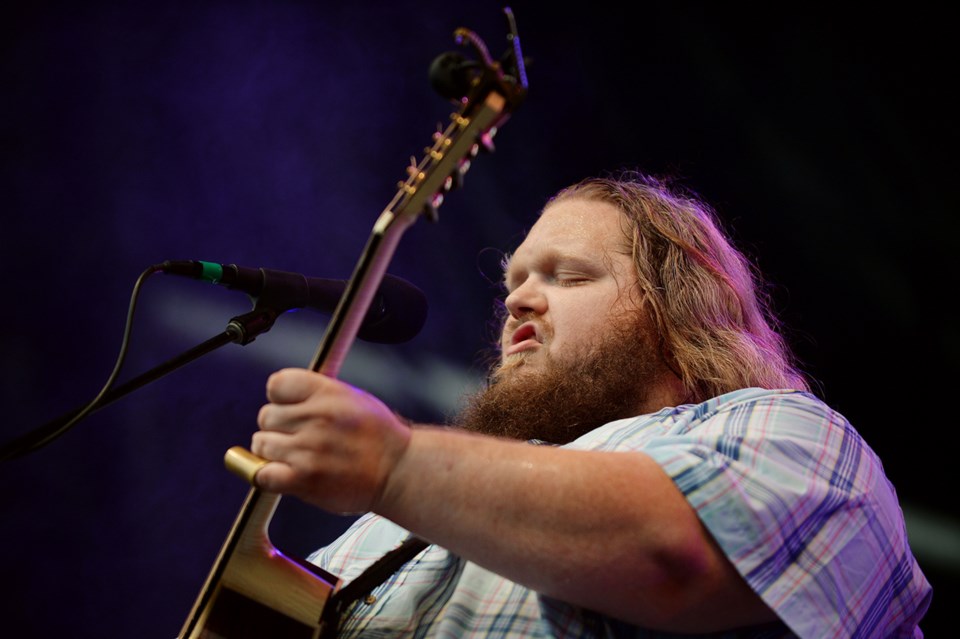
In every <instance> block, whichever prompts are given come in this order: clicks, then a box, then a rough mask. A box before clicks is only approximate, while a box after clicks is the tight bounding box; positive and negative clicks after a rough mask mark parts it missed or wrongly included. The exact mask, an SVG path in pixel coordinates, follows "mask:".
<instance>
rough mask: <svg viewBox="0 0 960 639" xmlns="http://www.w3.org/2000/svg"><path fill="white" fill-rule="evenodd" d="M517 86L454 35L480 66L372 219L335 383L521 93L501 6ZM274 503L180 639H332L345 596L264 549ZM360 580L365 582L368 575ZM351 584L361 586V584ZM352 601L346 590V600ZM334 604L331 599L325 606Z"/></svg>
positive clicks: (248, 512)
mask: <svg viewBox="0 0 960 639" xmlns="http://www.w3.org/2000/svg"><path fill="white" fill-rule="evenodd" d="M504 12H505V13H506V14H507V18H508V21H509V26H510V30H511V33H510V35H509V36H508V39H509V40H510V41H511V42H512V45H513V54H512V55H513V57H514V60H515V64H516V65H517V67H518V73H517V76H519V79H517V78H514V77H511V76H508V75H505V74H504V73H503V70H502V69H501V66H500V63H497V62H494V61H493V60H492V59H491V58H490V56H489V54H488V52H487V50H486V47H485V45H484V44H483V42H482V41H481V40H480V39H479V38H477V36H476V35H475V34H473V33H472V32H470V31H469V30H467V29H458V30H457V31H456V32H455V36H456V38H457V40H458V41H460V42H464V41H466V42H467V43H468V44H470V45H471V46H472V47H473V48H474V50H475V52H476V53H477V55H478V56H480V57H481V58H482V62H483V63H482V64H481V65H478V66H473V67H464V68H466V69H479V70H478V71H476V73H475V75H473V76H471V77H470V78H469V82H465V81H464V79H463V78H459V81H458V82H455V83H453V84H454V85H456V86H463V87H464V90H465V91H467V94H466V95H464V97H463V98H460V97H459V95H460V94H457V96H456V100H455V102H456V103H457V104H458V105H459V106H460V109H459V111H457V112H455V113H453V114H451V117H450V119H451V123H450V124H449V126H448V127H447V128H446V130H444V131H443V132H442V133H440V132H437V133H436V134H434V136H433V145H432V146H431V147H428V148H426V149H425V151H426V153H425V155H424V156H423V158H422V159H421V161H420V163H419V164H418V165H415V166H414V165H411V166H409V167H407V174H408V178H407V179H406V181H404V182H400V183H399V185H398V186H399V190H398V191H397V193H396V195H395V197H394V198H393V200H392V201H391V202H390V203H389V204H388V206H387V207H386V209H384V211H383V212H382V213H381V214H380V217H379V218H377V220H376V222H375V224H374V227H373V232H372V233H371V235H370V238H369V240H368V242H367V245H366V246H365V248H364V251H363V254H362V255H361V256H360V259H359V261H358V263H357V265H356V267H355V269H354V273H353V275H352V277H351V278H350V281H349V282H348V283H347V287H346V289H345V290H344V293H343V296H342V297H341V299H340V302H339V304H338V305H337V308H336V310H335V311H334V313H333V316H332V317H331V319H330V323H329V324H328V326H327V330H326V332H325V333H324V336H323V339H322V340H321V342H320V345H319V347H318V348H317V352H316V354H315V356H314V358H313V360H312V363H311V364H310V368H311V369H312V370H314V371H319V372H321V373H323V374H325V375H327V376H329V377H336V376H337V373H338V371H339V368H340V365H341V363H342V362H343V360H344V359H345V357H346V354H347V350H348V349H349V346H350V345H351V344H352V342H353V340H354V338H355V337H356V334H357V330H358V329H359V326H360V324H361V322H362V321H363V318H364V316H365V314H366V312H367V309H368V308H369V306H370V302H371V300H372V298H373V296H374V293H375V292H376V290H377V288H378V287H379V286H380V282H381V280H382V279H383V275H384V274H385V272H386V269H387V265H388V264H389V262H390V259H391V258H392V256H393V253H394V249H395V248H396V246H397V244H398V242H399V239H400V236H401V234H402V233H403V232H404V231H405V230H406V229H407V228H408V227H409V226H410V225H411V224H413V222H414V221H416V220H417V219H418V218H419V217H420V216H421V215H426V216H427V217H429V218H431V219H434V220H435V219H436V215H437V209H438V208H439V206H440V204H441V203H442V202H443V196H444V194H445V193H447V192H449V191H450V190H452V189H454V188H456V187H458V186H460V184H461V183H462V179H463V176H464V174H465V173H466V172H467V170H468V169H469V168H470V165H471V162H472V161H473V160H474V159H475V158H476V157H477V155H478V153H479V152H480V150H481V149H484V150H487V151H492V150H493V143H492V140H493V136H494V135H496V133H497V130H498V127H499V126H501V125H502V124H503V122H505V121H506V120H507V118H508V116H509V113H510V112H511V110H512V108H514V107H516V106H517V105H518V104H519V103H520V102H521V101H522V99H523V97H524V96H525V94H526V76H525V73H524V71H523V56H522V54H521V53H520V50H519V39H518V37H517V35H516V26H515V25H514V24H513V16H512V13H511V12H510V10H509V9H505V10H504ZM263 463H266V460H261V459H259V458H257V457H256V456H255V455H252V454H251V453H249V452H248V451H245V450H243V449H242V448H240V447H234V448H233V449H231V450H230V451H228V453H227V456H226V464H227V467H228V469H230V470H231V471H233V472H235V473H237V474H238V475H240V476H241V477H243V478H245V479H246V480H247V481H248V482H250V483H251V484H254V485H255V482H254V478H255V475H256V471H257V469H259V467H260V465H261V464H263ZM279 500H280V497H279V496H278V495H272V494H268V493H263V492H262V491H260V490H259V489H257V488H253V489H252V490H251V491H250V493H249V495H248V496H247V499H246V502H245V503H244V505H243V507H242V509H241V511H240V514H239V515H238V516H237V519H236V521H235V522H234V525H233V529H232V530H231V531H230V534H229V536H228V537H227V540H226V541H225V542H224V544H223V547H222V549H221V550H220V554H219V556H218V557H217V560H216V562H215V564H214V566H213V568H212V569H211V571H210V574H209V576H208V577H207V581H206V583H205V584H204V586H203V589H202V590H201V592H200V596H199V597H198V599H197V601H196V603H195V604H194V606H193V609H192V610H191V612H190V615H189V617H188V618H187V621H186V623H185V624H184V626H183V629H182V630H181V632H180V635H179V637H180V639H254V638H256V639H261V638H263V637H272V638H278V639H288V638H289V639H293V638H296V639H300V638H304V639H306V638H312V639H318V638H320V637H323V638H324V639H326V638H327V637H330V636H335V633H336V630H337V628H336V625H337V624H338V623H339V619H338V618H337V617H338V612H339V611H340V610H341V608H340V605H341V604H342V602H341V599H346V597H336V595H337V594H338V588H339V586H340V583H339V580H338V579H337V578H336V577H335V576H333V575H330V574H328V573H326V572H324V571H322V570H320V569H319V568H316V567H315V566H311V565H309V564H307V563H306V562H304V561H302V560H299V559H292V558H288V557H286V556H284V555H283V554H282V553H280V552H279V551H278V550H277V549H276V548H274V547H273V545H271V543H270V538H269V535H268V527H269V524H270V519H271V517H272V516H273V513H274V510H276V507H277V504H278V503H279ZM365 575H366V573H365V574H364V575H361V577H364V576H365ZM351 583H353V584H354V585H362V584H365V583H366V582H365V580H363V579H358V580H357V581H356V582H351ZM348 593H349V594H351V595H353V592H352V591H351V588H350V585H349V584H348V586H347V587H346V588H345V589H344V591H343V594H344V595H346V594H348ZM331 600H334V601H333V602H332V603H331Z"/></svg>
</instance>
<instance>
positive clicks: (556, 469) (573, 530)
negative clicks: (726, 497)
mask: <svg viewBox="0 0 960 639" xmlns="http://www.w3.org/2000/svg"><path fill="white" fill-rule="evenodd" d="M267 395H268V399H269V400H270V401H271V402H272V403H271V404H269V405H267V406H265V407H264V408H263V409H262V411H261V413H260V419H259V422H260V426H261V429H262V430H261V432H259V433H257V434H255V435H254V439H253V445H252V450H253V452H254V453H256V454H258V455H261V456H263V457H265V458H267V459H271V460H276V461H277V462H279V463H271V464H268V465H266V466H264V468H263V469H262V470H261V471H260V472H259V473H258V475H257V482H258V484H259V485H260V486H261V487H262V488H263V489H265V490H268V491H271V492H281V493H287V494H293V495H296V496H298V497H300V498H301V499H304V500H305V501H308V502H310V503H313V504H315V505H317V506H319V507H321V508H324V509H326V510H330V511H335V512H362V511H367V510H370V511H373V512H376V513H378V514H380V515H383V516H384V517H387V518H388V519H390V520H392V521H394V522H396V523H397V524H399V525H401V526H403V527H404V528H407V529H408V530H410V531H412V532H414V533H415V534H417V535H419V536H421V537H423V538H424V539H427V540H429V541H431V542H434V543H437V544H439V545H441V546H443V547H445V548H447V549H449V550H450V551H452V552H454V553H456V554H458V555H460V556H462V557H464V558H465V559H468V560H470V561H473V562H475V563H477V564H479V565H481V566H484V567H485V568H487V569H489V570H491V571H493V572H496V573H498V574H500V575H502V576H504V577H506V578H508V579H510V580H512V581H516V582H517V583H520V584H523V585H525V586H527V587H530V588H532V589H533V590H535V591H537V592H540V593H542V594H545V595H549V596H551V597H555V598H557V599H560V600H563V601H566V602H569V603H572V604H575V605H579V606H582V607H585V608H588V609H591V610H596V611H599V612H602V613H605V614H609V615H611V616H613V617H616V618H618V619H623V620H625V621H628V622H632V623H635V624H638V625H642V626H646V627H650V628H657V629H663V630H671V631H678V632H684V631H686V632H696V631H707V630H718V629H723V628H731V627H737V626H742V625H748V624H752V623H759V622H763V621H769V620H773V619H775V616H774V614H773V612H772V611H770V610H769V609H768V608H767V607H766V606H765V605H764V604H763V603H762V602H761V600H760V599H759V597H758V596H757V595H756V594H755V593H753V592H752V591H751V590H750V588H749V587H748V586H747V585H746V583H745V582H744V580H743V579H742V578H741V577H740V575H739V574H738V573H737V571H736V569H735V568H734V567H733V565H732V564H731V563H730V562H729V561H728V560H727V559H726V557H725V556H724V555H723V553H722V552H721V551H720V549H719V548H718V546H717V545H716V544H715V543H714V542H713V540H712V538H711V537H710V536H709V534H708V533H707V532H706V530H705V529H704V527H703V526H702V525H701V523H700V521H699V519H698V518H697V515H696V513H695V511H694V510H693V508H692V507H691V506H690V505H689V504H688V503H687V501H686V499H685V498H684V496H683V495H682V494H681V492H680V491H679V490H678V488H677V487H676V485H675V484H674V483H673V481H672V480H671V479H670V478H669V477H668V476H667V475H666V474H665V473H664V472H663V470H662V469H661V468H660V467H659V466H658V465H657V464H656V463H655V462H654V461H653V460H652V459H651V458H649V457H648V456H646V455H644V454H642V453H608V452H591V451H574V450H566V449H561V448H553V447H546V446H531V445H529V444H525V443H523V442H516V441H510V440H502V439H495V438H490V437H484V436H479V435H474V434H470V433H465V432H462V431H457V430H454V429H446V428H435V427H414V428H412V429H411V428H409V427H408V426H407V425H406V424H404V423H403V422H402V421H401V420H400V419H399V418H397V417H396V416H395V415H394V414H393V413H392V412H391V411H390V410H389V409H387V408H386V407H385V406H384V405H383V404H382V403H380V402H379V401H378V400H376V399H375V398H373V397H372V396H370V395H368V394H366V393H363V392H362V391H359V390H357V389H354V388H352V387H350V386H348V385H346V384H343V383H342V382H339V381H337V380H333V379H330V378H327V377H324V376H322V375H319V374H316V373H311V372H309V371H302V370H293V369H288V370H285V371H281V372H280V373H277V374H275V375H274V376H272V377H271V378H270V380H269V381H268V385H267Z"/></svg>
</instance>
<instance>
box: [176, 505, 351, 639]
mask: <svg viewBox="0 0 960 639" xmlns="http://www.w3.org/2000/svg"><path fill="white" fill-rule="evenodd" d="M279 501H280V500H279V497H278V496H276V495H271V494H269V493H264V492H262V491H260V490H258V489H256V488H254V489H252V490H251V491H250V493H249V494H248V496H247V500H246V502H245V503H244V505H243V508H242V509H241V511H240V516H239V517H238V518H237V521H236V522H235V523H234V526H233V529H232V530H231V532H230V535H228V537H227V540H226V541H225V542H224V545H223V548H221V550H220V555H219V556H218V557H217V561H216V564H215V565H214V570H213V571H212V572H211V574H210V576H209V577H208V578H207V583H206V585H205V586H204V589H203V592H202V593H201V596H200V598H199V599H198V600H197V602H196V603H195V604H194V607H193V610H192V611H191V613H190V616H189V617H188V618H187V622H186V623H185V624H184V627H183V629H182V630H181V631H180V635H179V637H180V639H254V638H258V639H260V638H262V637H276V638H277V639H301V638H302V639H316V638H317V637H319V636H320V617H321V613H322V612H323V607H324V605H325V604H326V602H327V600H328V599H329V598H330V596H331V594H332V593H333V592H334V590H335V589H336V587H337V586H338V585H339V580H337V578H336V577H334V576H333V575H330V574H329V573H326V572H325V571H323V570H321V569H320V568H318V567H316V566H313V565H310V564H308V563H306V562H304V561H301V560H298V559H293V558H289V557H286V556H285V555H283V554H282V553H281V552H280V551H278V550H277V549H276V548H274V547H273V545H272V544H271V543H270V539H269V535H268V527H269V524H270V519H271V518H272V516H273V513H274V511H275V510H276V507H277V504H278V503H279Z"/></svg>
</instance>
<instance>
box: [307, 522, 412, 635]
mask: <svg viewBox="0 0 960 639" xmlns="http://www.w3.org/2000/svg"><path fill="white" fill-rule="evenodd" d="M429 545H430V544H429V542H427V541H424V540H423V539H420V538H418V537H414V536H412V535H411V536H410V537H407V539H405V540H404V541H403V543H402V544H400V545H399V546H397V547H396V548H394V549H393V550H391V551H390V552H388V553H387V554H385V555H384V556H383V557H381V558H380V559H378V560H377V561H375V562H374V563H373V564H371V565H370V567H368V568H367V569H366V570H365V571H363V572H362V573H361V574H360V575H359V576H358V577H357V578H356V579H354V580H353V581H351V582H350V583H348V584H347V585H346V586H344V587H343V588H341V589H340V590H338V591H337V592H336V593H335V594H334V595H332V596H331V597H330V599H329V600H328V601H327V603H326V605H325V606H324V607H323V614H322V616H321V617H320V635H319V639H334V638H335V637H336V636H337V633H338V632H339V631H340V623H341V622H342V621H343V615H344V613H345V612H346V611H347V610H349V609H350V606H351V605H353V604H354V603H356V602H357V601H359V600H360V599H361V598H362V597H365V596H366V595H369V594H370V593H371V592H373V590H374V589H375V588H376V587H377V586H379V585H381V584H383V583H384V582H385V581H386V580H387V579H389V578H390V576H391V575H393V574H394V573H395V572H397V571H398V570H400V568H401V567H402V566H403V565H404V564H405V563H407V562H408V561H410V560H411V559H413V558H414V557H416V556H417V555H418V554H420V552H421V551H422V550H423V549H424V548H426V547H427V546H429Z"/></svg>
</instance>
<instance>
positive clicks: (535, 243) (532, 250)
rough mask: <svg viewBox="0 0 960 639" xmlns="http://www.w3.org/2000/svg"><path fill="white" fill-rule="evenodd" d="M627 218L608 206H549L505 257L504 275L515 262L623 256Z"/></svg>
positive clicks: (568, 203)
mask: <svg viewBox="0 0 960 639" xmlns="http://www.w3.org/2000/svg"><path fill="white" fill-rule="evenodd" d="M624 221H625V220H624V216H623V214H622V213H621V212H620V211H619V209H617V208H616V207H614V206H613V205H611V204H609V203H607V202H601V201H595V200H583V199H572V200H562V201H560V202H558V203H554V204H550V205H548V206H547V208H546V209H544V211H543V213H542V214H541V215H540V217H539V218H538V219H537V221H536V222H535V223H534V224H533V226H532V227H531V228H530V229H529V230H528V231H527V234H526V236H525V237H524V239H523V241H521V242H520V245H519V246H518V247H517V248H516V249H515V250H514V251H513V252H512V253H507V254H505V255H504V258H503V260H502V262H501V265H502V267H503V270H504V272H506V271H507V270H509V268H510V266H511V264H513V262H514V261H515V260H516V259H520V260H521V261H522V260H523V259H528V258H529V257H531V256H532V254H533V255H536V257H537V258H538V259H560V258H567V259H575V258H577V257H578V256H584V257H590V256H595V255H600V254H603V253H607V252H609V251H616V252H620V251H622V249H624V248H626V247H625V245H624V233H623V231H624V228H623V223H624Z"/></svg>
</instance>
